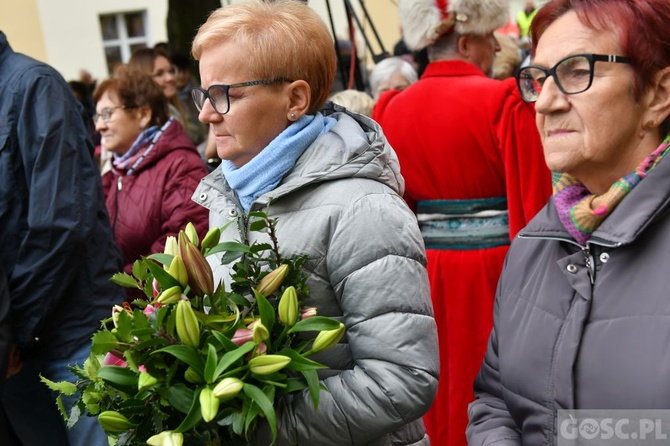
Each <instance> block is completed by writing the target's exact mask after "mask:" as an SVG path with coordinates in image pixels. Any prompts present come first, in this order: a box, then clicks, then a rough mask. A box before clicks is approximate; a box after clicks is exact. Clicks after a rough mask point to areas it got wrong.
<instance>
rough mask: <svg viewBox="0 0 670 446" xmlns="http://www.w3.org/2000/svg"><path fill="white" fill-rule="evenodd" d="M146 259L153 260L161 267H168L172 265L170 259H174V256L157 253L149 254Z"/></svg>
mask: <svg viewBox="0 0 670 446" xmlns="http://www.w3.org/2000/svg"><path fill="white" fill-rule="evenodd" d="M147 258H148V259H151V260H155V261H157V262H159V263H160V264H162V265H163V266H168V265H170V263H172V259H174V256H173V255H172V254H164V253H157V254H151V255H150V256H149V257H147Z"/></svg>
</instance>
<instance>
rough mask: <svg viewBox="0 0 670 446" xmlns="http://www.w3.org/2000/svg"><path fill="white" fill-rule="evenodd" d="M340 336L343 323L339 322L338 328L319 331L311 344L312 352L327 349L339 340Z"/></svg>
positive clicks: (342, 334) (342, 331) (342, 330)
mask: <svg viewBox="0 0 670 446" xmlns="http://www.w3.org/2000/svg"><path fill="white" fill-rule="evenodd" d="M342 336H344V324H343V323H341V322H340V326H339V327H338V328H335V329H333V330H324V331H322V332H320V333H319V334H318V335H316V339H314V343H313V344H312V353H316V352H320V351H323V350H328V349H329V348H331V347H333V346H335V345H336V344H337V343H338V342H340V339H342Z"/></svg>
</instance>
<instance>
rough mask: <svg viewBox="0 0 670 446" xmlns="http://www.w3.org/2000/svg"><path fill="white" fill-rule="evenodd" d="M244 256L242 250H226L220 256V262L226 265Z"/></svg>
mask: <svg viewBox="0 0 670 446" xmlns="http://www.w3.org/2000/svg"><path fill="white" fill-rule="evenodd" d="M242 257H244V253H243V252H227V253H225V254H224V255H222V256H221V264H222V265H228V264H229V263H232V262H234V261H235V260H237V259H241V258H242Z"/></svg>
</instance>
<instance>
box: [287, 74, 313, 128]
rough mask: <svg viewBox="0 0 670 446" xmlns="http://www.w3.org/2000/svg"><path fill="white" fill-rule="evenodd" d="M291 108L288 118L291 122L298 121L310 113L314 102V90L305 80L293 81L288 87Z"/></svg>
mask: <svg viewBox="0 0 670 446" xmlns="http://www.w3.org/2000/svg"><path fill="white" fill-rule="evenodd" d="M288 98H289V108H288V110H287V115H286V117H287V118H288V120H289V121H296V120H297V119H298V118H300V117H301V116H302V115H305V114H307V113H308V112H309V106H310V103H311V102H312V89H311V88H310V86H309V84H308V83H307V82H305V81H303V80H298V81H293V82H291V85H289V86H288Z"/></svg>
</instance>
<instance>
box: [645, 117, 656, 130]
mask: <svg viewBox="0 0 670 446" xmlns="http://www.w3.org/2000/svg"><path fill="white" fill-rule="evenodd" d="M643 127H644V128H645V129H647V130H651V129H653V128H654V127H656V121H654V120H653V119H650V120H649V121H647V122H645V123H644V126H643Z"/></svg>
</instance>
